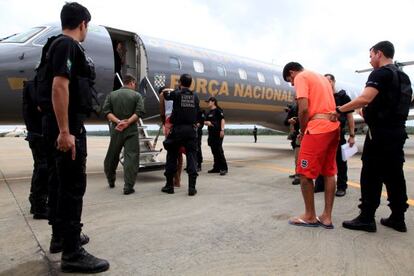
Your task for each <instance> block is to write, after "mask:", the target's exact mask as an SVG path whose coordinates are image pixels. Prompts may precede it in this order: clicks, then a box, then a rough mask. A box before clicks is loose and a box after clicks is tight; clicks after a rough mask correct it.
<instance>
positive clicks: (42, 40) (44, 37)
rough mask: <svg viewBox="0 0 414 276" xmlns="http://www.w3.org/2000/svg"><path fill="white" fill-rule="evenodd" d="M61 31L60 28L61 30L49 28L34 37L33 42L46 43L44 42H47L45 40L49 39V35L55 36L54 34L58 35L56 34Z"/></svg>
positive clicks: (37, 43)
mask: <svg viewBox="0 0 414 276" xmlns="http://www.w3.org/2000/svg"><path fill="white" fill-rule="evenodd" d="M61 33H62V30H61V29H59V28H56V29H52V30H50V31H46V32H44V33H43V34H42V35H40V36H39V37H38V38H36V39H35V40H34V41H33V44H36V45H41V46H43V45H45V44H46V42H47V40H48V39H49V37H51V36H55V35H58V34H61Z"/></svg>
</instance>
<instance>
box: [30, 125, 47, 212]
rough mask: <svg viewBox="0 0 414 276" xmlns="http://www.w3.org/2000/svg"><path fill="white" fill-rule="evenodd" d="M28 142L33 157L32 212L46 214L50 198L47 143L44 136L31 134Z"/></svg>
mask: <svg viewBox="0 0 414 276" xmlns="http://www.w3.org/2000/svg"><path fill="white" fill-rule="evenodd" d="M26 140H27V141H28V142H29V147H30V150H31V151H32V156H33V174H32V181H31V186H30V195H29V201H30V204H31V210H32V212H33V213H34V214H36V213H44V212H45V211H46V204H47V197H48V188H47V186H48V169H47V154H46V143H45V140H44V139H43V136H41V135H40V134H37V133H30V132H29V133H28V135H27V138H26Z"/></svg>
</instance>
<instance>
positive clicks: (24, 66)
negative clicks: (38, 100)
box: [0, 24, 295, 130]
mask: <svg viewBox="0 0 414 276" xmlns="http://www.w3.org/2000/svg"><path fill="white" fill-rule="evenodd" d="M32 33H33V35H32V36H30V37H29V38H27V37H24V36H23V38H21V39H20V40H19V39H18V38H19V37H18V38H17V39H15V40H14V41H13V37H11V41H10V39H6V40H4V41H2V42H0V123H1V124H16V123H22V122H23V120H22V116H21V97H22V94H21V90H22V87H23V81H24V80H28V79H31V78H33V76H34V74H35V71H34V68H35V67H36V65H37V64H38V62H39V59H40V53H41V49H42V46H43V45H44V44H45V42H46V40H47V38H48V37H50V36H52V35H57V34H59V33H61V30H60V26H59V25H58V24H51V25H45V26H42V27H39V28H38V29H35V30H32ZM29 34H30V33H29ZM115 41H122V42H123V43H124V47H125V48H126V50H127V51H126V55H125V63H124V64H123V66H122V73H123V74H125V73H131V74H133V75H135V76H137V79H139V80H140V82H141V85H140V88H139V92H140V93H142V95H143V96H144V97H145V107H146V112H147V113H146V119H147V121H148V122H159V117H158V116H157V115H158V114H159V105H158V100H157V97H156V95H154V94H155V93H157V91H158V89H159V88H160V87H163V86H166V87H171V88H175V87H177V85H178V79H179V76H180V75H181V74H183V73H189V74H191V75H192V76H193V84H192V87H191V89H193V90H194V91H196V92H197V93H198V94H199V97H200V99H201V100H204V99H207V98H208V97H210V96H215V97H216V98H217V99H218V101H219V105H220V106H221V107H222V108H223V109H224V112H225V118H226V121H227V122H228V123H244V124H259V125H263V126H266V127H270V128H273V129H278V130H286V127H285V126H284V125H283V121H284V119H285V116H286V113H285V108H286V106H287V105H288V104H291V103H293V101H294V99H295V92H294V90H293V88H292V87H291V86H290V85H289V84H288V83H286V82H284V81H283V78H282V76H281V71H280V69H279V68H277V67H276V66H273V65H271V64H267V63H263V62H258V61H254V60H251V59H247V58H242V57H237V56H233V55H229V54H224V53H220V52H217V51H211V50H207V49H203V48H196V47H193V46H188V45H184V44H179V43H175V42H170V41H165V40H160V39H155V38H150V37H145V36H138V35H137V34H135V33H133V32H128V31H124V30H118V29H113V28H110V27H104V26H91V27H90V28H89V31H88V36H87V39H86V40H85V42H84V43H83V46H84V47H85V49H86V52H87V53H88V55H89V56H90V57H91V58H92V59H93V61H94V63H95V67H96V71H97V79H96V90H97V91H98V92H99V100H100V102H103V101H104V99H105V97H106V95H107V94H108V93H110V92H111V91H112V90H113V81H114V73H115V69H114V54H115V50H114V47H113V45H114V43H115ZM147 80H148V81H147ZM201 102H202V107H203V108H206V107H207V106H206V104H205V103H204V101H201ZM90 121H91V122H102V123H103V122H104V119H103V118H97V117H94V118H91V120H90Z"/></svg>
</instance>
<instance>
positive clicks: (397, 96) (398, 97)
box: [364, 64, 413, 127]
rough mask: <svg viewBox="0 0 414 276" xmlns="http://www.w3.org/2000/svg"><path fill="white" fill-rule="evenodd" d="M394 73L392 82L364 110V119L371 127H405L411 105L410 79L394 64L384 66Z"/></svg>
mask: <svg viewBox="0 0 414 276" xmlns="http://www.w3.org/2000/svg"><path fill="white" fill-rule="evenodd" d="M384 68H385V69H386V70H389V71H390V72H391V73H392V82H391V83H389V84H388V85H387V86H386V90H385V91H380V93H379V94H378V95H377V97H375V98H374V100H373V101H372V102H371V103H370V104H368V106H367V107H365V108H364V119H365V122H366V123H367V124H368V125H369V126H370V127H404V126H405V121H406V120H407V117H408V112H409V109H410V104H411V97H412V93H413V91H412V88H411V82H410V78H409V77H408V76H407V74H405V73H404V72H403V71H401V70H400V69H398V68H397V67H396V66H395V65H394V64H389V65H386V66H384Z"/></svg>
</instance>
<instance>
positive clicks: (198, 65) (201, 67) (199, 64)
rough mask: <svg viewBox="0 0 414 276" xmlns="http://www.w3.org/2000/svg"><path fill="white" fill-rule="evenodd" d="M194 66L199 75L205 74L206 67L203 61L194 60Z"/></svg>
mask: <svg viewBox="0 0 414 276" xmlns="http://www.w3.org/2000/svg"><path fill="white" fill-rule="evenodd" d="M193 65H194V71H196V72H197V73H204V65H203V63H202V62H201V61H198V60H194V61H193Z"/></svg>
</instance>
